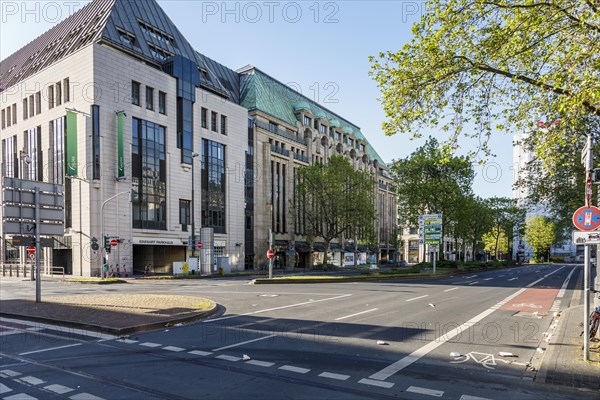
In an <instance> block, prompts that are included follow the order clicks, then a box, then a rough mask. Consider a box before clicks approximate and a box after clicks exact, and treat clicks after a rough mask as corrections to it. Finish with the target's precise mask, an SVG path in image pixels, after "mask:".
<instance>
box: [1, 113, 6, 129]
mask: <svg viewBox="0 0 600 400" xmlns="http://www.w3.org/2000/svg"><path fill="white" fill-rule="evenodd" d="M4 128H6V110H4V109H3V110H2V129H4Z"/></svg>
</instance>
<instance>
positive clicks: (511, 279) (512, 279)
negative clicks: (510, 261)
mask: <svg viewBox="0 0 600 400" xmlns="http://www.w3.org/2000/svg"><path fill="white" fill-rule="evenodd" d="M516 279H519V278H510V279H509V280H508V281H509V282H510V281H514V280H516Z"/></svg>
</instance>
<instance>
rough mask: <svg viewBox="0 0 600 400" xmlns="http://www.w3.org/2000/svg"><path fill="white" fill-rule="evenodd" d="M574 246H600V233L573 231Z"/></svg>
mask: <svg viewBox="0 0 600 400" xmlns="http://www.w3.org/2000/svg"><path fill="white" fill-rule="evenodd" d="M573 243H574V244H580V245H581V244H583V245H586V244H600V232H598V231H596V232H582V231H573Z"/></svg>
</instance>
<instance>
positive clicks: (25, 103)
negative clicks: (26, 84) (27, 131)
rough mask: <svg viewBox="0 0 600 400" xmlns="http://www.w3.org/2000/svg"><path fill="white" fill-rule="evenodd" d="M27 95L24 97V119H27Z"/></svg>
mask: <svg viewBox="0 0 600 400" xmlns="http://www.w3.org/2000/svg"><path fill="white" fill-rule="evenodd" d="M27 115H28V113H27V97H25V98H24V99H23V120H26V119H27Z"/></svg>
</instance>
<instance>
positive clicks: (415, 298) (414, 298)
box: [405, 294, 429, 301]
mask: <svg viewBox="0 0 600 400" xmlns="http://www.w3.org/2000/svg"><path fill="white" fill-rule="evenodd" d="M427 296H429V295H428V294H426V295H424V296H419V297H413V298H412V299H407V300H405V301H413V300H418V299H423V298H425V297H427Z"/></svg>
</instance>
